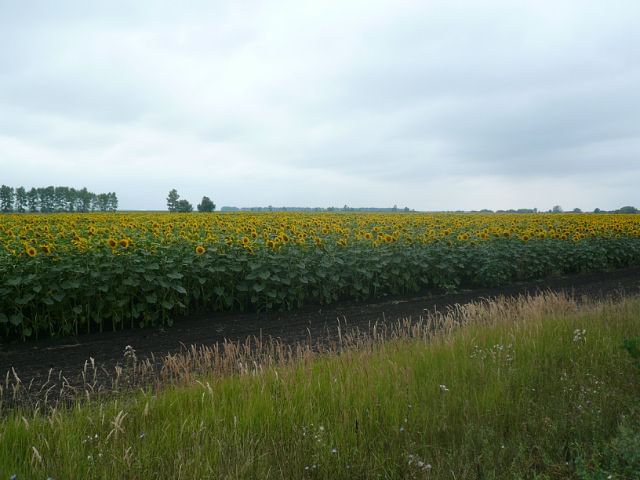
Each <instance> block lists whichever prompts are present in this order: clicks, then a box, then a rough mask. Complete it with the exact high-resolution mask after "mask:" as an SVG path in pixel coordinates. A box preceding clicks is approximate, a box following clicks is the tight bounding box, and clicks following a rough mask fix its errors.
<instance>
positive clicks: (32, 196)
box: [27, 187, 40, 213]
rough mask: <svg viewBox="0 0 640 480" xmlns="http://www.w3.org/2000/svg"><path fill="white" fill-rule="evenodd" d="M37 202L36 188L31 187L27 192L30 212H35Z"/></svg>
mask: <svg viewBox="0 0 640 480" xmlns="http://www.w3.org/2000/svg"><path fill="white" fill-rule="evenodd" d="M39 204H40V201H39V199H38V190H36V189H35V187H31V190H29V191H28V192H27V205H28V206H29V211H30V212H31V213H34V212H37V211H38V205H39Z"/></svg>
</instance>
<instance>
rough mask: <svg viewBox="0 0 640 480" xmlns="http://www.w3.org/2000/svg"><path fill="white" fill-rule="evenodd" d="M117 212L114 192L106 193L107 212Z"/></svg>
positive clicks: (116, 199)
mask: <svg viewBox="0 0 640 480" xmlns="http://www.w3.org/2000/svg"><path fill="white" fill-rule="evenodd" d="M116 210H118V197H117V196H116V192H109V193H107V211H108V212H115V211H116Z"/></svg>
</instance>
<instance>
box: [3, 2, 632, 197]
mask: <svg viewBox="0 0 640 480" xmlns="http://www.w3.org/2000/svg"><path fill="white" fill-rule="evenodd" d="M134 5H135V6H134ZM639 19H640V2H639V1H638V0H629V1H625V0H611V1H605V0H601V1H589V0H576V1H571V0H566V1H565V0H555V1H544V0H535V1H518V0H505V1H490V0H483V1H476V0H467V1H464V0H460V1H455V0H443V1H430V0H422V1H415V2H412V1H403V0H394V1H377V0H366V1H361V2H360V1H347V0H341V1H335V2H333V1H327V0H321V1H320V0H312V1H303V0H290V1H276V0H271V1H265V2H258V1H251V0H242V1H224V2H213V1H205V0H203V1H195V2H187V1H185V2H175V1H168V2H159V1H149V2H145V1H129V0H123V1H117V0H109V1H104V2H100V1H86V0H83V1H77V2H71V1H63V0H58V1H55V2H54V1H49V0H42V1H29V0H24V1H14V0H0V183H4V184H8V185H11V186H14V187H17V186H20V185H24V186H25V187H31V186H46V185H67V186H74V187H78V188H79V187H83V186H86V187H87V188H89V189H90V190H92V191H94V192H103V191H116V192H117V194H118V198H119V199H120V208H121V209H164V208H165V207H166V200H165V199H166V195H167V192H168V191H169V190H170V189H171V188H176V189H177V190H178V192H179V193H180V195H181V197H182V198H186V199H188V200H190V201H191V202H193V203H194V205H195V203H197V202H198V201H199V200H200V199H201V198H202V196H203V195H208V196H210V197H211V198H212V199H213V200H214V201H215V203H216V204H217V205H218V207H221V206H223V205H235V206H253V205H256V206H257V205H262V206H266V205H274V206H283V205H287V206H330V205H334V206H343V205H345V204H347V205H349V206H353V207H359V206H385V207H389V206H393V205H394V204H397V205H398V206H399V207H404V206H409V207H411V208H415V209H417V210H455V209H467V210H468V209H481V208H490V209H507V208H533V207H537V208H539V209H544V210H546V209H549V208H551V207H552V206H553V205H556V204H559V205H561V206H563V207H564V208H565V210H567V209H572V208H574V207H580V208H582V209H584V210H592V209H594V208H595V207H599V208H602V209H613V208H618V207H620V206H623V205H635V206H638V207H640V193H639V192H640V189H639V188H638V186H639V185H640V155H639V152H640V28H639V27H638V20H639Z"/></svg>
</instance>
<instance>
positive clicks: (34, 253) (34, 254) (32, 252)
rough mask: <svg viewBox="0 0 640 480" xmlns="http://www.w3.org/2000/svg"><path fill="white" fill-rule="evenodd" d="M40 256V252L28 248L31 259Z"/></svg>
mask: <svg viewBox="0 0 640 480" xmlns="http://www.w3.org/2000/svg"><path fill="white" fill-rule="evenodd" d="M37 254H38V251H37V250H36V249H35V248H33V247H27V255H29V256H30V257H35V256H36V255H37Z"/></svg>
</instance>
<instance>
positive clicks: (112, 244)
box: [107, 238, 118, 248]
mask: <svg viewBox="0 0 640 480" xmlns="http://www.w3.org/2000/svg"><path fill="white" fill-rule="evenodd" d="M107 245H109V247H111V248H116V247H117V246H118V242H116V241H115V240H114V239H113V238H110V239H109V240H107Z"/></svg>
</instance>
